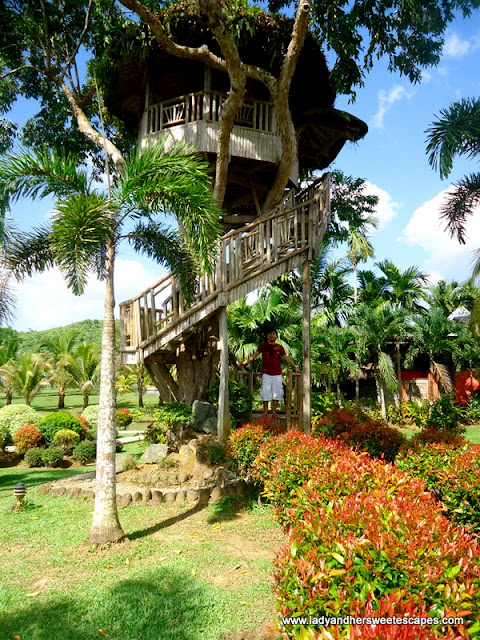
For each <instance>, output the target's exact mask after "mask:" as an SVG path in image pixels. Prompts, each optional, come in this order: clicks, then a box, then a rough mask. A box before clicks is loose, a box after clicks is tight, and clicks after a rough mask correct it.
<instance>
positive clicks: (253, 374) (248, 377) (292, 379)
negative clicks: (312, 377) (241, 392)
mask: <svg viewBox="0 0 480 640" xmlns="http://www.w3.org/2000/svg"><path fill="white" fill-rule="evenodd" d="M261 376H262V374H261V373H259V372H257V371H237V372H236V378H237V379H238V381H239V382H242V383H243V384H244V385H246V386H247V387H248V388H249V390H250V392H251V393H252V394H254V395H255V391H258V389H259V387H260V386H261V381H260V378H261ZM282 379H283V381H284V386H285V397H284V404H285V414H284V413H283V411H280V412H279V415H280V416H281V417H283V415H285V422H286V427H287V429H290V428H292V427H298V426H299V425H300V424H301V420H300V418H301V412H302V400H303V395H302V374H301V373H295V372H294V371H287V372H286V373H285V374H284V375H283V377H282ZM257 404H258V403H257ZM280 406H281V404H280ZM253 409H254V410H256V409H259V410H262V409H263V407H262V406H260V405H258V406H257V405H255V401H254V406H253Z"/></svg>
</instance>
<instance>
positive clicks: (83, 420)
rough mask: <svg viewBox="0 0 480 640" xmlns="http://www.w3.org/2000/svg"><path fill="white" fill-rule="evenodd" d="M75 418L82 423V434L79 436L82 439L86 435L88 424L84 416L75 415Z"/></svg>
mask: <svg viewBox="0 0 480 640" xmlns="http://www.w3.org/2000/svg"><path fill="white" fill-rule="evenodd" d="M77 420H78V421H79V422H80V424H81V425H82V429H83V435H82V436H81V439H82V440H84V439H85V438H86V437H87V431H88V429H89V428H90V425H89V424H88V420H87V419H86V418H85V416H77Z"/></svg>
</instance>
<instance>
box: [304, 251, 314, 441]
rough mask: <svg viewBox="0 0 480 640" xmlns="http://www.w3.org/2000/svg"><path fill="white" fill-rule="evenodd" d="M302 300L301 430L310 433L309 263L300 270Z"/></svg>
mask: <svg viewBox="0 0 480 640" xmlns="http://www.w3.org/2000/svg"><path fill="white" fill-rule="evenodd" d="M302 281H303V286H302V300H303V327H302V329H303V331H302V333H303V375H302V378H303V403H302V430H303V431H304V433H310V432H311V430H312V407H311V393H312V373H311V358H310V316H311V313H310V308H311V306H310V262H308V261H307V262H304V263H303V269H302Z"/></svg>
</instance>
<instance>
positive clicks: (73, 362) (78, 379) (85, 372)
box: [66, 342, 100, 409]
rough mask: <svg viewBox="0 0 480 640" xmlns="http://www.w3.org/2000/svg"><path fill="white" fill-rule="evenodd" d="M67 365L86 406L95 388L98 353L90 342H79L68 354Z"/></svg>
mask: <svg viewBox="0 0 480 640" xmlns="http://www.w3.org/2000/svg"><path fill="white" fill-rule="evenodd" d="M66 362H67V366H68V371H69V373H70V376H71V377H72V379H73V381H74V382H75V383H76V385H77V386H78V388H79V389H80V391H81V392H82V395H83V408H84V409H85V408H86V407H88V399H89V396H90V394H91V392H92V391H93V390H94V389H95V386H96V384H97V382H98V376H99V374H100V354H99V352H98V349H97V347H96V346H95V345H94V344H91V343H90V342H82V343H81V344H79V345H78V346H77V347H76V349H75V350H74V351H73V353H72V354H71V355H69V356H68V359H67V361H66Z"/></svg>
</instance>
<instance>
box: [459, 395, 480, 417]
mask: <svg viewBox="0 0 480 640" xmlns="http://www.w3.org/2000/svg"><path fill="white" fill-rule="evenodd" d="M462 417H463V420H464V422H465V424H477V423H479V422H480V398H479V397H478V396H473V398H471V399H470V401H469V402H468V404H467V406H466V407H464V412H463V414H462Z"/></svg>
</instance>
